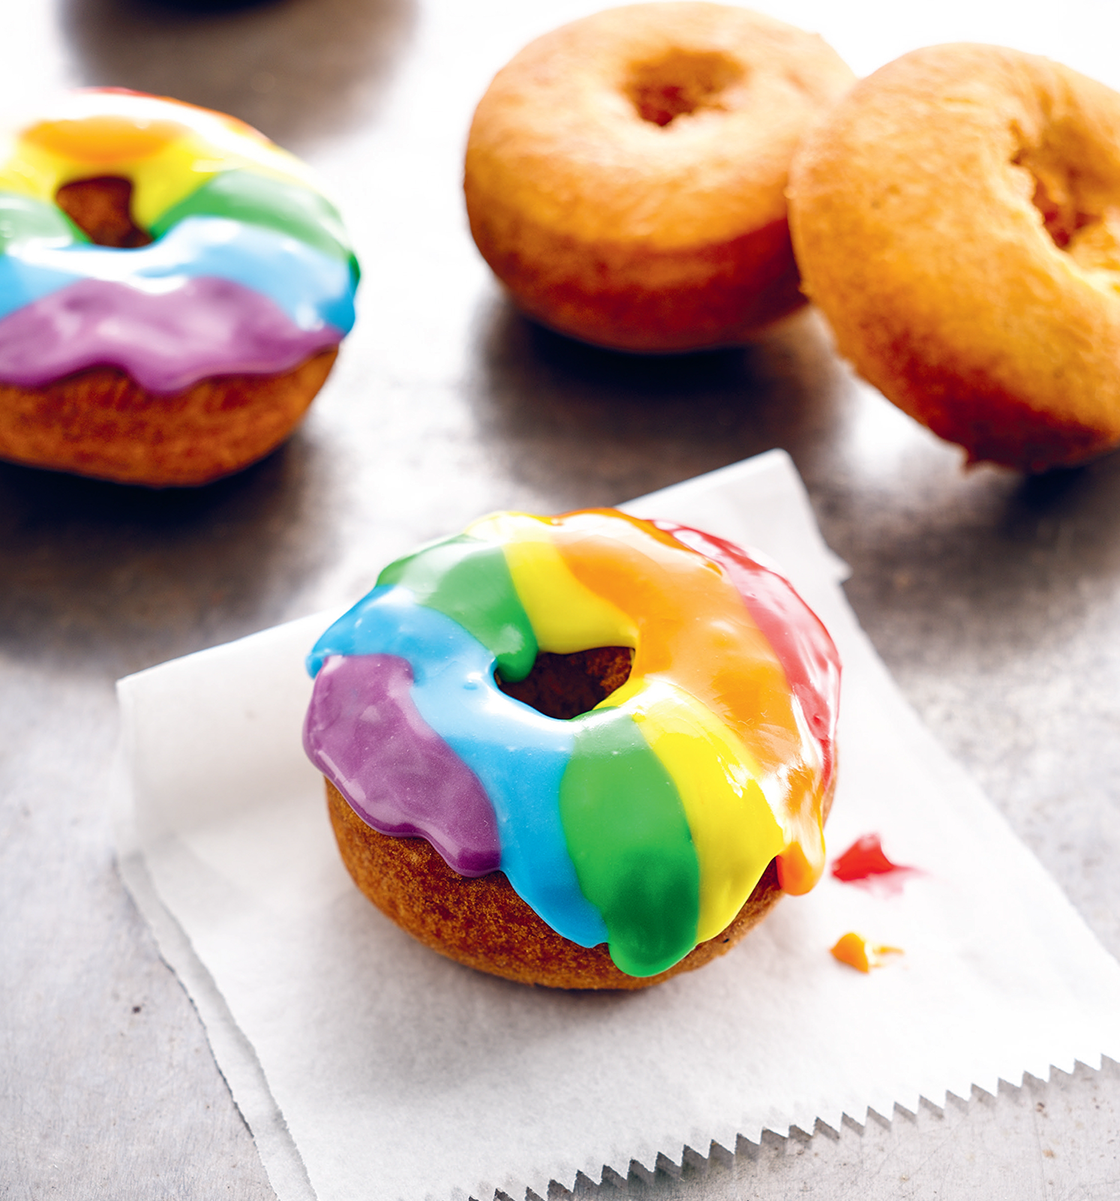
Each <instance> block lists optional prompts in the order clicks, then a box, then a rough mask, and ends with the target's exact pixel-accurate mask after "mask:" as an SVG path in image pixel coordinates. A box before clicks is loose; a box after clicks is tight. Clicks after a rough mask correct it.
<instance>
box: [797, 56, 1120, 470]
mask: <svg viewBox="0 0 1120 1201" xmlns="http://www.w3.org/2000/svg"><path fill="white" fill-rule="evenodd" d="M790 209H791V218H790V219H791V226H792V230H793V238H794V246H795V249H796V251H797V257H798V262H799V263H800V265H801V270H802V274H803V276H804V285H805V289H806V291H807V292H808V294H809V296H810V297H811V299H812V300H813V301H814V302H815V303H816V304H818V305H819V306H820V308H821V309H822V310H823V312H824V314H825V316H826V317H827V318H828V320H829V323H830V324H831V326H832V329H833V331H834V333H835V336H836V343H837V347H838V349H839V351H840V353H841V354H842V355H844V356H845V357H846V358H848V359H850V360H851V362H852V364H853V365H854V366H855V368H856V370H857V371H858V372H859V373H860V374H861V375H863V376H864V377H865V378H866V379H868V380H869V381H870V382H871V383H872V384H874V385H875V387H877V388H878V389H879V390H880V391H881V392H882V393H883V394H884V395H885V396H887V397H888V398H889V399H890V400H892V401H894V403H895V404H897V405H898V406H899V407H900V408H902V409H905V410H906V412H908V413H909V414H910V415H911V416H913V417H915V418H917V419H918V420H919V421H921V422H924V423H925V424H926V425H928V426H929V427H930V428H931V429H932V430H933V431H934V432H935V433H937V434H939V435H941V437H943V438H946V439H948V440H950V441H952V442H958V443H960V445H962V446H963V447H964V448H965V449H966V451H967V452H968V456H969V459H970V460H985V459H986V460H991V461H993V462H996V463H1003V464H1007V465H1008V466H1012V467H1022V468H1026V469H1028V470H1031V471H1039V470H1042V469H1044V468H1047V467H1053V466H1055V465H1061V464H1072V463H1077V462H1080V461H1082V460H1084V459H1087V458H1089V457H1091V456H1093V455H1095V454H1099V453H1100V452H1102V451H1104V450H1107V449H1109V448H1110V447H1112V446H1115V445H1116V444H1117V443H1118V442H1120V368H1118V366H1117V364H1118V363H1120V295H1118V292H1120V217H1118V216H1117V214H1118V213H1120V95H1117V94H1116V93H1115V92H1113V91H1111V90H1110V89H1108V88H1106V87H1104V86H1103V85H1102V84H1099V83H1096V82H1094V81H1093V80H1091V79H1087V78H1085V77H1084V76H1082V75H1078V74H1077V73H1076V72H1074V71H1071V70H1069V69H1068V68H1066V67H1063V66H1060V65H1059V64H1057V63H1053V62H1050V61H1048V60H1047V59H1044V58H1036V57H1034V56H1032V55H1028V54H1022V53H1020V52H1018V51H1015V50H1004V49H1001V48H999V47H996V46H975V45H954V46H936V47H931V48H929V49H925V50H919V51H916V52H915V53H913V54H908V55H906V56H905V57H903V58H900V59H898V60H897V61H896V62H893V63H891V64H889V65H888V66H886V67H883V68H882V69H881V70H879V71H876V72H875V74H873V75H871V76H869V77H868V78H867V79H865V80H863V81H862V82H861V83H860V84H858V85H857V86H856V87H855V88H854V89H853V91H852V92H850V93H849V95H848V96H847V97H846V98H845V99H844V100H842V101H841V102H840V103H839V104H838V105H837V106H836V108H835V109H834V110H833V111H832V112H831V113H830V114H829V116H828V117H827V118H826V119H825V120H824V121H823V122H822V123H821V125H820V126H818V127H817V128H816V129H815V130H814V131H813V133H812V134H811V135H809V136H808V137H807V138H806V140H805V142H804V143H803V145H802V147H801V149H800V151H799V152H798V153H797V155H796V156H795V158H794V163H793V167H792V170H791V175H790Z"/></svg>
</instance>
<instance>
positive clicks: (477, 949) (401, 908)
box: [326, 780, 831, 990]
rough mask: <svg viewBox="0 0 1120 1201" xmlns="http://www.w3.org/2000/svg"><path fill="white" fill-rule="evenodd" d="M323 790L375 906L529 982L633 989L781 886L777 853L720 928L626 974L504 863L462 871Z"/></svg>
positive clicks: (465, 955) (754, 911) (687, 964)
mask: <svg viewBox="0 0 1120 1201" xmlns="http://www.w3.org/2000/svg"><path fill="white" fill-rule="evenodd" d="M326 790H327V807H328V811H329V813H330V819H331V825H332V826H333V828H334V833H335V837H336V839H337V840H338V847H339V851H340V853H341V855H342V860H343V862H344V863H345V864H346V868H347V870H348V871H349V872H350V875H351V876H352V877H353V879H354V882H355V883H356V884H357V886H358V887H359V888H360V889H361V891H362V892H363V893H365V895H366V896H367V897H368V898H369V899H370V900H371V901H372V902H373V903H374V904H375V905H376V906H377V907H378V909H380V910H381V911H382V912H383V913H384V914H385V915H386V916H387V917H389V918H391V919H392V920H393V921H394V922H396V923H397V925H399V926H400V927H402V929H404V930H406V931H407V932H408V933H409V934H411V935H412V936H413V937H414V938H417V939H419V941H420V942H422V943H424V944H425V945H426V946H428V947H430V948H432V949H433V950H435V951H438V952H440V954H442V955H446V956H447V957H448V958H449V959H454V960H456V961H458V962H459V963H462V964H465V965H466V966H468V967H472V968H477V969H478V970H480V971H484V972H489V973H490V974H491V975H495V976H503V977H505V978H506V979H507V980H516V981H518V982H519V983H522V984H541V985H545V986H546V987H549V988H577V989H630V990H632V989H639V988H648V987H649V986H650V985H652V984H660V983H661V982H662V981H664V980H668V979H669V978H670V977H671V976H675V975H678V974H679V973H681V972H687V971H692V970H693V969H694V968H698V967H702V966H703V965H704V964H705V963H708V962H709V961H710V960H712V959H715V958H716V957H717V956H719V955H722V954H724V953H725V952H726V951H729V950H730V949H731V948H732V947H733V946H734V945H735V944H736V943H737V942H738V941H739V940H740V939H741V938H742V937H743V935H744V934H746V933H747V932H748V931H749V930H750V929H751V928H752V927H753V926H755V925H757V924H758V923H759V922H760V921H761V920H762V919H763V918H764V917H765V916H766V914H767V913H769V912H770V910H771V909H772V908H773V907H774V905H775V904H777V902H778V899H779V898H780V897H781V895H782V893H781V890H780V889H779V887H778V874H777V869H776V866H775V864H774V863H771V864H770V866H769V867H768V868H767V869H766V872H765V873H764V875H763V877H762V879H761V880H760V881H759V882H758V885H757V886H756V887H755V890H754V892H753V893H751V895H750V897H749V898H748V899H747V901H746V903H745V904H744V905H743V907H742V909H740V910H739V914H738V916H737V917H736V918H735V920H734V921H733V922H732V923H731V925H730V926H728V927H727V929H725V930H724V931H723V932H722V934H719V935H717V936H716V937H715V938H712V939H709V940H708V941H707V942H703V943H700V944H699V945H698V946H697V947H695V948H694V949H693V950H692V951H691V952H690V953H689V954H688V955H686V956H685V957H684V958H683V959H682V960H680V962H679V963H676V964H674V965H673V966H672V967H671V968H669V969H668V970H667V971H664V972H660V973H658V974H657V975H656V976H644V977H635V976H627V975H626V974H625V973H623V972H620V971H619V970H618V968H617V967H615V965H614V964H613V963H612V962H611V958H610V955H609V953H608V951H607V948H606V946H605V945H601V946H597V947H581V946H578V945H577V944H576V943H574V942H570V941H569V940H568V939H566V938H563V937H562V936H561V935H559V934H557V933H556V932H555V931H554V930H552V929H551V928H550V927H549V926H547V925H545V923H544V922H543V921H541V919H540V918H539V917H538V916H537V915H536V914H535V913H534V912H533V910H532V909H530V908H529V906H528V905H527V904H526V903H525V902H524V901H523V900H522V899H521V898H520V897H519V896H518V895H517V893H515V892H514V891H513V889H512V888H511V887H510V885H509V882H508V881H507V880H506V878H505V876H504V875H502V873H501V872H494V873H492V874H490V875H487V876H479V877H476V878H467V877H465V876H460V875H458V874H457V873H456V872H454V871H452V869H451V868H449V867H448V866H447V864H446V863H445V862H444V861H443V859H442V858H441V857H440V855H439V854H438V852H436V851H435V850H433V849H432V847H431V845H430V844H429V843H427V842H425V841H424V840H423V839H422V838H394V837H392V836H390V835H387V834H380V833H378V831H376V830H374V829H373V828H372V827H371V826H369V825H367V824H366V823H365V822H363V821H362V819H361V818H360V817H358V815H357V814H356V813H355V812H354V810H353V809H352V808H351V807H350V805H349V804H348V803H347V801H346V800H345V798H344V797H343V796H342V794H341V793H340V792H339V791H338V789H337V788H335V786H334V785H333V784H332V783H331V782H330V781H329V780H327V781H326ZM830 799H831V798H829V800H830ZM826 808H827V802H826Z"/></svg>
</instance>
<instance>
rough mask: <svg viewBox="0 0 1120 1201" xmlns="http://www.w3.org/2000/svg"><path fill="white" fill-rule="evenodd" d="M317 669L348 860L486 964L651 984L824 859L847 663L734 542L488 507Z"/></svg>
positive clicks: (456, 953)
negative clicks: (841, 666) (840, 698)
mask: <svg viewBox="0 0 1120 1201" xmlns="http://www.w3.org/2000/svg"><path fill="white" fill-rule="evenodd" d="M308 665H309V668H310V670H311V672H312V673H313V675H314V676H315V686H314V692H313V696H312V701H311V705H310V708H309V710H308V715H307V722H306V726H305V732H304V742H305V746H306V748H307V751H308V754H309V756H310V758H311V760H312V762H313V763H315V765H316V766H317V767H318V768H319V769H320V770H321V771H322V772H323V773H324V775H325V776H326V777H327V781H328V790H327V791H328V798H329V802H330V812H331V820H332V823H333V825H334V828H335V833H336V835H337V837H338V841H339V847H340V850H341V853H342V857H343V860H344V862H345V863H346V865H347V867H348V868H349V870H350V872H351V875H352V876H353V877H354V879H355V881H356V882H357V883H358V885H359V887H360V888H361V889H362V891H363V892H365V893H366V895H367V896H368V897H369V898H370V899H371V900H372V901H374V903H375V904H377V905H378V906H379V908H381V909H382V910H383V911H384V912H385V913H386V914H388V915H389V916H390V917H391V918H393V920H395V921H396V922H398V923H399V924H400V925H401V926H403V927H404V928H405V929H406V930H408V931H409V933H411V934H413V935H415V936H416V937H417V938H419V939H421V940H422V941H423V942H425V943H427V944H428V945H429V946H432V947H434V948H435V949H436V950H439V951H441V952H442V953H444V954H446V955H448V956H450V957H452V958H454V959H457V960H459V961H461V962H464V963H467V964H469V965H470V966H472V967H477V968H481V969H483V970H486V971H490V972H493V973H495V974H497V975H502V976H506V977H509V978H511V979H515V980H520V981H524V982H527V983H535V984H547V985H552V986H555V987H566V988H641V987H644V986H645V985H647V984H651V983H656V982H657V981H659V980H663V979H665V978H666V977H667V976H668V975H670V974H673V973H675V972H678V971H683V970H687V969H688V968H692V967H697V966H699V965H700V964H701V963H704V962H706V961H707V960H708V959H711V958H712V957H714V956H715V955H718V954H720V953H722V952H723V951H725V950H727V949H728V948H729V947H730V946H731V945H733V944H734V942H736V941H737V940H738V938H739V937H740V936H741V935H742V934H743V933H745V932H746V930H747V929H749V928H750V926H752V925H753V924H754V923H755V922H756V921H758V920H759V919H760V918H761V917H762V915H763V914H764V913H765V912H766V911H767V910H768V909H769V908H770V906H771V905H773V903H774V902H775V901H776V900H777V899H778V896H779V895H780V893H781V892H783V891H784V892H791V893H800V892H805V891H807V890H808V889H809V888H811V887H812V886H813V884H814V883H815V882H816V880H817V878H818V876H819V875H820V872H821V870H822V867H823V863H824V843H823V834H822V826H823V821H824V818H825V816H826V814H827V812H828V807H829V805H830V803H831V797H832V791H833V787H834V781H835V770H834V767H835V763H834V751H833V740H834V735H835V721H836V707H837V699H838V686H839V663H838V660H837V657H836V652H835V649H834V648H833V646H832V643H831V640H830V639H829V637H828V635H827V633H826V632H825V630H824V628H823V626H822V625H821V624H820V622H819V621H818V620H817V619H816V618H815V617H814V616H813V614H812V613H811V612H810V611H809V610H808V608H807V607H806V606H805V604H804V602H802V601H801V600H800V598H799V597H798V596H797V594H796V593H795V592H794V591H793V589H792V588H791V587H790V585H789V584H788V583H787V582H786V581H785V580H784V579H783V578H782V577H781V576H780V575H778V574H777V573H776V572H775V571H773V570H771V569H769V568H767V567H765V566H763V565H761V564H760V563H758V562H757V561H756V560H754V559H752V558H751V557H749V556H748V555H747V554H745V553H744V552H743V551H742V550H740V549H739V548H738V547H735V546H732V545H731V544H730V543H727V542H723V541H721V540H720V539H717V538H713V537H711V536H710V535H706V534H702V533H700V532H699V531H696V530H692V529H688V528H686V527H681V526H674V525H670V524H667V523H662V522H656V523H655V522H646V521H639V520H637V519H636V518H632V517H628V516H625V515H623V514H621V513H618V512H615V511H613V510H588V511H584V512H578V513H569V514H567V515H565V516H563V517H554V518H546V517H534V516H531V515H529V514H524V513H499V514H495V515H493V516H491V517H488V518H483V519H482V520H481V521H478V522H475V523H473V524H472V525H471V526H469V527H468V528H467V531H466V532H465V533H464V534H462V535H458V536H456V537H454V538H450V539H445V540H443V541H441V542H437V543H433V544H431V545H429V546H427V547H424V548H422V549H421V550H419V551H418V552H416V553H415V554H413V555H410V556H408V557H406V558H404V559H401V560H398V561H397V562H396V563H393V564H391V565H390V566H389V567H387V568H386V569H385V571H383V572H382V573H381V576H380V577H379V579H378V585H377V587H376V588H375V589H374V590H373V591H372V592H371V593H370V594H369V595H368V596H367V597H365V598H364V599H363V600H362V601H360V602H359V603H358V604H357V605H356V606H355V607H354V608H353V609H352V610H351V611H350V612H349V613H348V614H346V615H345V616H344V617H342V618H341V619H340V620H339V621H338V622H336V623H335V625H333V626H332V627H331V628H330V629H329V630H327V632H326V633H325V634H324V635H323V636H322V638H320V639H319V641H318V643H317V644H316V646H315V648H314V650H313V652H312V655H311V657H310V659H309V661H308Z"/></svg>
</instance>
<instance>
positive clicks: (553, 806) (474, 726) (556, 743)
mask: <svg viewBox="0 0 1120 1201" xmlns="http://www.w3.org/2000/svg"><path fill="white" fill-rule="evenodd" d="M332 654H334V655H357V654H389V655H399V656H400V657H401V658H404V659H407V660H408V661H409V662H410V663H411V665H412V670H413V677H414V681H413V685H412V689H411V696H412V699H413V702H414V703H415V705H416V708H417V711H418V712H419V713H420V716H421V717H422V718H423V719H424V721H425V722H427V724H428V725H429V726H431V728H432V729H433V730H435V731H436V733H437V734H439V736H440V737H441V738H443V739H444V740H445V741H446V742H447V744H448V745H449V746H450V747H451V748H452V750H454V751H455V753H456V754H457V755H458V756H459V757H460V758H461V759H462V760H463V762H464V763H466V764H467V766H468V767H469V768H470V769H471V770H472V771H473V772H474V773H475V775H476V776H478V778H479V780H481V782H482V786H483V787H484V788H485V789H486V792H487V795H488V796H489V798H490V803H491V804H492V805H493V806H494V812H495V814H496V815H497V819H498V834H499V838H500V839H501V844H502V860H501V867H502V871H504V872H505V874H506V876H507V877H508V879H509V882H510V884H511V885H512V886H513V888H514V889H515V890H516V892H517V893H518V895H519V896H520V897H521V898H522V899H523V900H524V901H526V902H527V903H528V904H529V905H530V906H531V907H532V908H533V909H534V910H535V911H536V912H537V913H538V914H539V915H540V917H541V918H542V919H543V920H544V921H545V922H547V923H548V925H550V926H551V927H552V928H553V929H554V930H556V931H557V933H559V934H561V935H563V936H564V937H565V938H568V939H570V940H571V941H572V942H575V943H578V944H579V945H580V946H585V947H590V946H595V945H597V944H598V943H602V942H606V939H607V929H606V925H605V923H604V921H603V918H602V916H601V914H600V913H599V911H598V909H596V908H595V906H593V905H592V904H591V903H590V902H589V901H588V900H587V899H586V898H585V897H584V896H583V893H582V892H581V891H580V888H579V882H578V880H577V878H576V874H575V868H574V867H573V865H572V861H571V858H570V856H569V854H568V847H567V842H566V841H565V838H564V831H563V827H562V826H561V824H560V812H559V795H560V780H561V778H562V776H563V774H564V771H565V769H566V768H567V765H568V762H569V760H570V758H571V755H572V750H573V747H574V745H575V731H574V728H573V727H572V726H571V725H570V724H569V723H567V722H562V721H556V720H554V719H553V718H549V717H545V716H544V715H543V714H541V713H538V712H537V711H536V710H535V709H532V708H530V707H529V706H528V705H523V704H522V703H521V702H520V701H517V700H514V699H513V698H512V697H509V696H506V695H505V693H503V692H502V691H501V690H500V689H499V688H498V686H497V684H496V683H495V681H494V666H495V659H494V656H493V654H491V652H490V651H489V650H487V648H486V647H485V646H483V645H482V643H481V642H479V641H478V639H476V638H474V637H473V636H472V635H471V634H469V633H468V632H467V631H466V630H465V629H463V627H462V626H461V625H459V624H458V622H456V621H454V620H452V619H451V618H450V617H447V616H446V615H445V614H443V613H440V612H439V611H437V610H435V609H428V608H426V607H424V606H422V605H417V604H416V603H415V602H414V599H413V594H412V593H411V591H410V590H409V589H408V588H405V587H402V586H399V585H383V586H381V587H379V588H375V589H374V590H373V591H372V592H371V593H370V594H369V595H368V596H367V597H365V598H364V599H363V600H361V601H359V602H358V604H357V605H355V606H354V608H352V609H351V610H350V611H349V612H348V613H347V614H345V615H344V616H343V617H342V618H340V619H339V620H338V621H337V622H335V624H334V625H333V626H331V628H330V629H329V630H327V631H326V633H325V634H324V635H323V636H322V638H320V639H319V641H318V642H317V643H316V644H315V647H314V649H313V650H312V652H311V655H310V656H309V658H308V669H309V671H310V672H311V674H312V675H314V674H316V673H317V672H318V671H319V669H320V667H321V666H322V663H323V661H324V660H325V659H326V657H327V656H328V655H332Z"/></svg>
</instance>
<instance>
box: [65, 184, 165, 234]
mask: <svg viewBox="0 0 1120 1201" xmlns="http://www.w3.org/2000/svg"><path fill="white" fill-rule="evenodd" d="M54 200H55V204H57V205H58V207H59V208H60V209H62V211H63V212H64V213H65V214H66V215H67V216H68V217H69V218H70V220H71V221H73V222H74V224H75V225H76V226H77V227H78V228H79V229H80V230H81V231H82V233H84V234H85V235H86V236H87V237H88V238H89V239H90V241H91V242H94V243H96V244H97V245H98V246H113V247H115V248H117V249H119V250H132V249H134V248H136V247H137V246H147V245H148V244H149V243H150V242H152V241H153V238H152V236H151V235H150V234H149V233H148V232H147V230H145V229H141V227H140V226H139V225H137V224H136V222H135V221H134V220H133V219H132V181H131V180H128V179H123V178H121V177H120V176H117V175H99V176H97V177H95V178H93V179H76V180H74V181H73V182H72V183H68V184H63V185H62V187H61V188H59V189H58V191H57V192H56V193H55V197H54Z"/></svg>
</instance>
